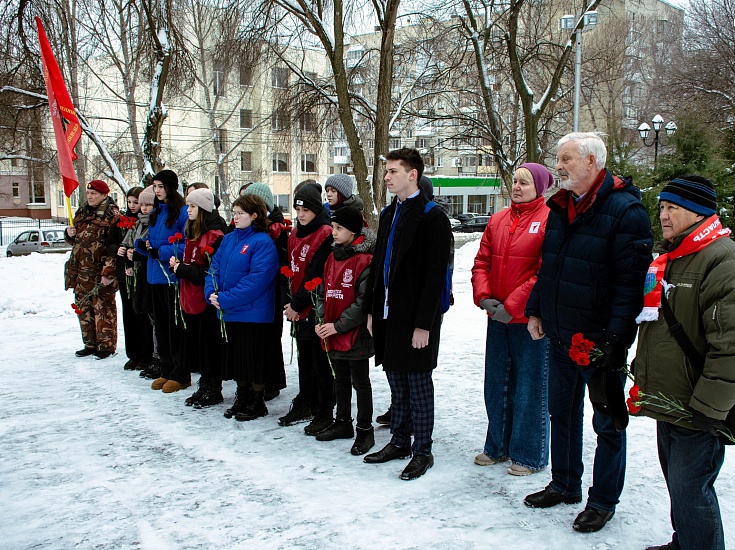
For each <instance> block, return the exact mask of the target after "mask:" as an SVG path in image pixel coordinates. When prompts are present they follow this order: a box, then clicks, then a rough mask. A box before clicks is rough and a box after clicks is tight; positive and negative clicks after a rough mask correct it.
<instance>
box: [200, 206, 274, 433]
mask: <svg viewBox="0 0 735 550" xmlns="http://www.w3.org/2000/svg"><path fill="white" fill-rule="evenodd" d="M232 216H233V220H234V222H235V230H234V231H233V232H231V233H229V234H227V235H225V238H224V239H223V240H222V244H221V245H220V247H219V249H218V250H217V253H216V254H215V255H214V258H212V265H211V267H210V270H209V274H208V275H207V278H206V281H205V283H204V295H205V296H206V297H207V300H208V301H209V302H210V303H211V304H212V305H213V306H214V307H216V308H217V309H218V310H219V317H220V319H224V322H225V329H226V331H227V344H226V345H225V352H224V354H223V366H222V380H235V381H236V382H237V395H236V398H235V403H234V404H233V406H232V407H231V408H230V409H228V410H227V412H225V416H226V417H227V418H231V417H232V416H235V420H255V419H256V418H259V417H261V416H265V415H266V414H268V408H267V407H266V405H265V400H264V398H263V395H264V391H265V379H266V369H267V368H268V345H267V344H268V330H269V325H270V323H272V322H273V314H274V312H273V309H274V303H273V301H274V299H275V285H276V277H277V275H278V266H279V262H278V252H277V251H276V245H275V244H273V240H272V239H271V238H270V237H269V236H268V233H267V229H268V224H269V223H270V222H269V221H268V212H267V210H266V206H265V202H263V199H261V198H260V197H258V196H256V195H246V196H242V197H239V198H238V199H237V200H236V201H235V204H233V205H232Z"/></svg>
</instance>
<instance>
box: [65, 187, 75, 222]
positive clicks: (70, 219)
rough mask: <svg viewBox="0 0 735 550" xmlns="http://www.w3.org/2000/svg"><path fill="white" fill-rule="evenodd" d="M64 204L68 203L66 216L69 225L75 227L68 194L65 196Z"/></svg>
mask: <svg viewBox="0 0 735 550" xmlns="http://www.w3.org/2000/svg"><path fill="white" fill-rule="evenodd" d="M64 202H65V203H66V215H67V217H68V218H69V225H71V226H72V227H74V216H72V215H71V201H70V200H69V197H68V196H67V195H66V194H64Z"/></svg>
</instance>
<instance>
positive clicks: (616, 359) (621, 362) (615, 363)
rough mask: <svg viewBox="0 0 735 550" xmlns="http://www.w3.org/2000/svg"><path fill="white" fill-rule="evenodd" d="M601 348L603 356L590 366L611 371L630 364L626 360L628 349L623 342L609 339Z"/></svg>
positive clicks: (621, 368)
mask: <svg viewBox="0 0 735 550" xmlns="http://www.w3.org/2000/svg"><path fill="white" fill-rule="evenodd" d="M599 349H600V351H602V354H603V355H602V357H599V358H598V359H596V360H595V361H594V363H593V364H592V365H590V366H592V367H598V368H600V369H607V370H611V371H619V370H623V369H624V368H626V367H627V366H628V364H627V363H626V361H625V360H626V355H627V353H626V351H627V350H626V349H625V347H623V346H622V345H621V344H616V343H613V342H610V341H608V342H605V343H604V344H602V345H601V346H599Z"/></svg>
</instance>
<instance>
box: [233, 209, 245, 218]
mask: <svg viewBox="0 0 735 550" xmlns="http://www.w3.org/2000/svg"><path fill="white" fill-rule="evenodd" d="M243 214H245V212H243V211H242V210H233V211H232V217H233V218H237V217H239V216H242V215H243Z"/></svg>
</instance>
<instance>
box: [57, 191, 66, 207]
mask: <svg viewBox="0 0 735 550" xmlns="http://www.w3.org/2000/svg"><path fill="white" fill-rule="evenodd" d="M56 202H57V203H58V205H59V206H63V204H64V191H62V190H61V189H60V190H59V191H57V195H56Z"/></svg>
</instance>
